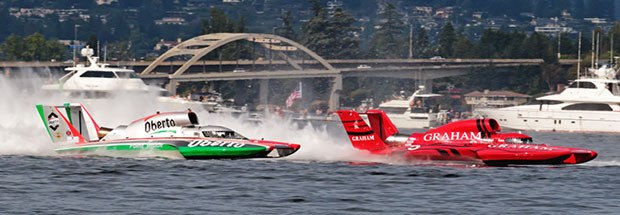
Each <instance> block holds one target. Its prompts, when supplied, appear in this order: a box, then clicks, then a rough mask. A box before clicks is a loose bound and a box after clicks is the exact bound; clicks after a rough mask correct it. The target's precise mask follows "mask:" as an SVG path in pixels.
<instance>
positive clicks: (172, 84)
mask: <svg viewBox="0 0 620 215" xmlns="http://www.w3.org/2000/svg"><path fill="white" fill-rule="evenodd" d="M177 87H179V81H177V80H174V79H170V81H169V82H168V84H167V85H166V90H168V93H170V95H171V96H176V95H177Z"/></svg>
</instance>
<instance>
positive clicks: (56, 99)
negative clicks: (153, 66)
mask: <svg viewBox="0 0 620 215" xmlns="http://www.w3.org/2000/svg"><path fill="white" fill-rule="evenodd" d="M19 72H20V73H21V75H20V76H21V77H23V78H16V79H9V78H6V77H3V76H0V98H1V99H2V102H1V103H0V113H3V114H4V116H3V117H2V123H0V154H4V155H7V154H20V155H43V156H53V155H55V152H54V151H53V149H54V147H55V146H54V145H53V143H52V142H51V141H50V139H49V136H48V134H47V133H45V128H44V127H43V123H42V122H41V119H40V116H39V115H38V113H37V111H36V109H35V105H36V104H51V105H60V104H63V103H66V102H78V103H82V104H84V106H85V107H86V108H87V109H88V110H89V112H90V113H91V114H92V115H93V117H94V118H95V120H96V121H97V123H98V124H99V125H101V126H104V127H110V128H114V127H116V126H117V125H122V124H127V123H129V122H131V121H132V120H134V119H138V118H141V117H144V116H147V115H151V114H154V113H155V112H157V111H184V110H185V108H181V107H176V108H171V106H170V105H165V104H161V103H158V102H157V95H155V94H146V95H145V94H131V93H117V94H115V95H113V96H111V98H108V99H75V98H68V97H67V96H64V95H61V94H51V93H49V92H45V91H44V90H41V88H40V86H42V85H43V84H47V83H48V82H50V80H49V79H47V78H41V77H39V76H37V75H35V74H38V73H37V72H39V73H40V72H41V71H33V70H22V71H19ZM193 111H195V112H197V113H198V114H199V118H200V120H201V124H211V125H222V126H227V127H230V128H232V129H233V130H236V131H238V132H240V133H241V134H243V135H246V136H248V137H249V138H253V139H261V138H264V139H266V140H273V141H281V142H292V143H298V144H301V145H302V146H301V149H300V150H299V151H298V152H297V153H295V154H293V155H292V156H290V157H289V158H287V159H294V160H311V161H355V160H360V157H364V155H365V153H363V152H360V151H359V150H356V149H354V148H353V147H352V146H351V144H350V143H349V141H348V138H347V137H346V134H345V133H344V130H342V131H328V130H326V128H313V127H312V126H311V125H309V126H306V127H305V128H303V129H299V128H298V127H297V126H296V125H295V124H294V123H293V122H291V121H290V120H284V119H281V118H277V117H267V118H266V119H265V120H264V121H263V123H262V124H261V125H256V124H252V123H248V122H244V121H243V120H242V119H239V118H235V117H232V116H230V115H225V114H209V113H207V112H206V111H204V110H200V109H198V110H197V109H195V108H193ZM332 129H342V128H340V127H334V128H332ZM338 134H340V135H338Z"/></svg>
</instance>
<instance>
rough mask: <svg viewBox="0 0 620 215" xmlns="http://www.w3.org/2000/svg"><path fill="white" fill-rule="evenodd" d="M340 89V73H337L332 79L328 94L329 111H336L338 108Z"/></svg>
mask: <svg viewBox="0 0 620 215" xmlns="http://www.w3.org/2000/svg"><path fill="white" fill-rule="evenodd" d="M341 91H342V75H338V76H336V77H335V78H334V80H332V90H331V95H330V96H329V111H336V110H338V108H340V92H341Z"/></svg>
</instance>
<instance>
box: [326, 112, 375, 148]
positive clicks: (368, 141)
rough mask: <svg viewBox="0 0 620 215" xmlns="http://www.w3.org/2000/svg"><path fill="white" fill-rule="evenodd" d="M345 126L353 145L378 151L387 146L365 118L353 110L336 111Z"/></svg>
mask: <svg viewBox="0 0 620 215" xmlns="http://www.w3.org/2000/svg"><path fill="white" fill-rule="evenodd" d="M336 113H337V114H338V117H340V121H342V125H343V126H344V129H345V131H346V132H347V135H348V136H349V140H350V141H351V144H352V145H353V147H355V148H357V149H362V150H368V151H376V150H381V149H384V148H386V145H385V143H384V142H383V140H381V139H380V137H379V136H377V134H376V133H375V131H374V130H373V128H371V127H370V126H368V125H367V124H366V122H364V119H362V117H360V115H359V114H358V113H357V112H355V111H353V110H338V111H336Z"/></svg>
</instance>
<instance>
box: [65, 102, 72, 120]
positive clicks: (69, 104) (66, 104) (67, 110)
mask: <svg viewBox="0 0 620 215" xmlns="http://www.w3.org/2000/svg"><path fill="white" fill-rule="evenodd" d="M64 106H65V112H67V118H69V122H71V124H73V119H71V103H65V104H64Z"/></svg>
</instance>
